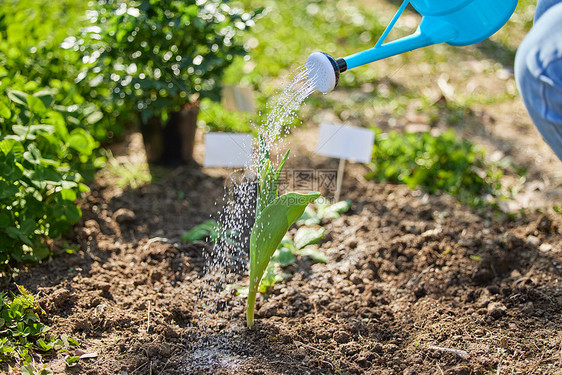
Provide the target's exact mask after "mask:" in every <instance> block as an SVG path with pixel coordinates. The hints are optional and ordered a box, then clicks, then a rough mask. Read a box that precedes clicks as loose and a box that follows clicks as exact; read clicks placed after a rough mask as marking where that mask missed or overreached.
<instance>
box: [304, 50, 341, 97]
mask: <svg viewBox="0 0 562 375" xmlns="http://www.w3.org/2000/svg"><path fill="white" fill-rule="evenodd" d="M306 70H307V72H308V78H309V80H310V81H311V82H312V84H313V86H314V88H315V89H316V90H318V91H320V92H322V93H324V94H326V93H327V92H329V91H332V90H333V89H334V88H335V87H336V86H337V85H338V82H339V80H340V73H343V72H345V71H346V70H347V63H346V62H345V60H344V59H342V58H339V59H337V60H336V59H334V58H333V57H332V56H330V55H328V54H327V53H324V52H314V53H312V54H311V55H310V56H308V59H307V60H306Z"/></svg>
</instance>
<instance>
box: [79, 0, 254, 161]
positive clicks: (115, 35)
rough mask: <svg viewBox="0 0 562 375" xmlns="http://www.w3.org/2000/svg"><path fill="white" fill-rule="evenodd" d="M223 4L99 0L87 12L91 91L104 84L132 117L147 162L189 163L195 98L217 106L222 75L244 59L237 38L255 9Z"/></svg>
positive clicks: (212, 0)
mask: <svg viewBox="0 0 562 375" xmlns="http://www.w3.org/2000/svg"><path fill="white" fill-rule="evenodd" d="M229 4H230V2H229V1H228V0H206V1H195V0H187V1H170V0H138V1H134V0H105V1H104V0H98V1H97V2H95V3H94V5H93V6H92V8H91V9H90V10H89V12H88V17H89V20H90V21H91V23H92V26H90V27H87V28H85V30H84V37H83V38H82V41H83V43H84V48H83V49H84V58H83V60H84V61H85V62H86V63H88V64H90V65H89V69H88V74H87V75H88V76H89V81H90V85H91V86H93V87H95V86H96V85H100V84H105V85H109V86H110V87H111V92H112V98H111V100H113V101H114V103H115V104H116V105H117V106H119V108H121V111H133V112H136V113H137V115H138V118H139V121H140V125H141V130H142V132H143V136H144V139H145V145H146V149H147V155H148V158H149V161H150V162H164V163H177V162H188V161H189V160H191V158H192V151H193V141H194V137H195V130H196V126H197V115H198V113H199V101H200V99H202V98H205V97H206V98H210V99H212V100H219V99H220V91H221V79H222V76H223V74H224V71H225V69H226V68H227V67H228V66H229V65H230V64H231V63H232V61H233V59H234V57H235V56H237V55H245V53H246V50H245V48H244V46H243V44H242V43H241V42H240V41H239V40H238V38H237V37H238V36H239V34H240V33H241V32H243V31H245V30H246V29H248V28H249V27H250V26H252V24H253V19H254V18H255V17H256V15H257V14H259V13H260V12H261V10H256V11H254V12H251V13H246V12H243V11H242V10H241V9H238V8H235V7H232V6H231V5H229ZM78 43H80V41H78Z"/></svg>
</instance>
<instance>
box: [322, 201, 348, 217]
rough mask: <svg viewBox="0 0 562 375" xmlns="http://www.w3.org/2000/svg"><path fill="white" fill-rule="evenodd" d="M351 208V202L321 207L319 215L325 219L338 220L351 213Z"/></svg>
mask: <svg viewBox="0 0 562 375" xmlns="http://www.w3.org/2000/svg"><path fill="white" fill-rule="evenodd" d="M350 208H351V201H350V200H345V201H341V202H337V203H334V204H332V205H327V206H326V205H324V206H322V205H319V206H318V214H319V215H320V216H321V217H322V218H325V219H337V218H339V217H340V215H341V214H342V213H344V212H347V211H349V209H350Z"/></svg>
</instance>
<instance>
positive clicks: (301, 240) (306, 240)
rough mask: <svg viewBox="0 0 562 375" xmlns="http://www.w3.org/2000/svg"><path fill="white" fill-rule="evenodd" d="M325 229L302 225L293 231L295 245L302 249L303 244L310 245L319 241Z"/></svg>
mask: <svg viewBox="0 0 562 375" xmlns="http://www.w3.org/2000/svg"><path fill="white" fill-rule="evenodd" d="M325 233H326V230H325V229H324V228H322V227H320V228H307V227H302V228H299V229H298V230H297V233H295V239H294V242H295V246H296V248H297V249H302V248H303V247H305V246H308V245H312V244H315V243H318V242H320V240H321V239H322V238H323V237H324V234H325Z"/></svg>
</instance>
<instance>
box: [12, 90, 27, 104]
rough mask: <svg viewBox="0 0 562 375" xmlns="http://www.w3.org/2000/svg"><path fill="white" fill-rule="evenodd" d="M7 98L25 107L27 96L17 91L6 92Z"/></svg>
mask: <svg viewBox="0 0 562 375" xmlns="http://www.w3.org/2000/svg"><path fill="white" fill-rule="evenodd" d="M8 98H9V99H10V100H11V101H13V102H14V103H17V104H21V105H23V106H27V94H26V93H25V92H21V91H17V90H8Z"/></svg>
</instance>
